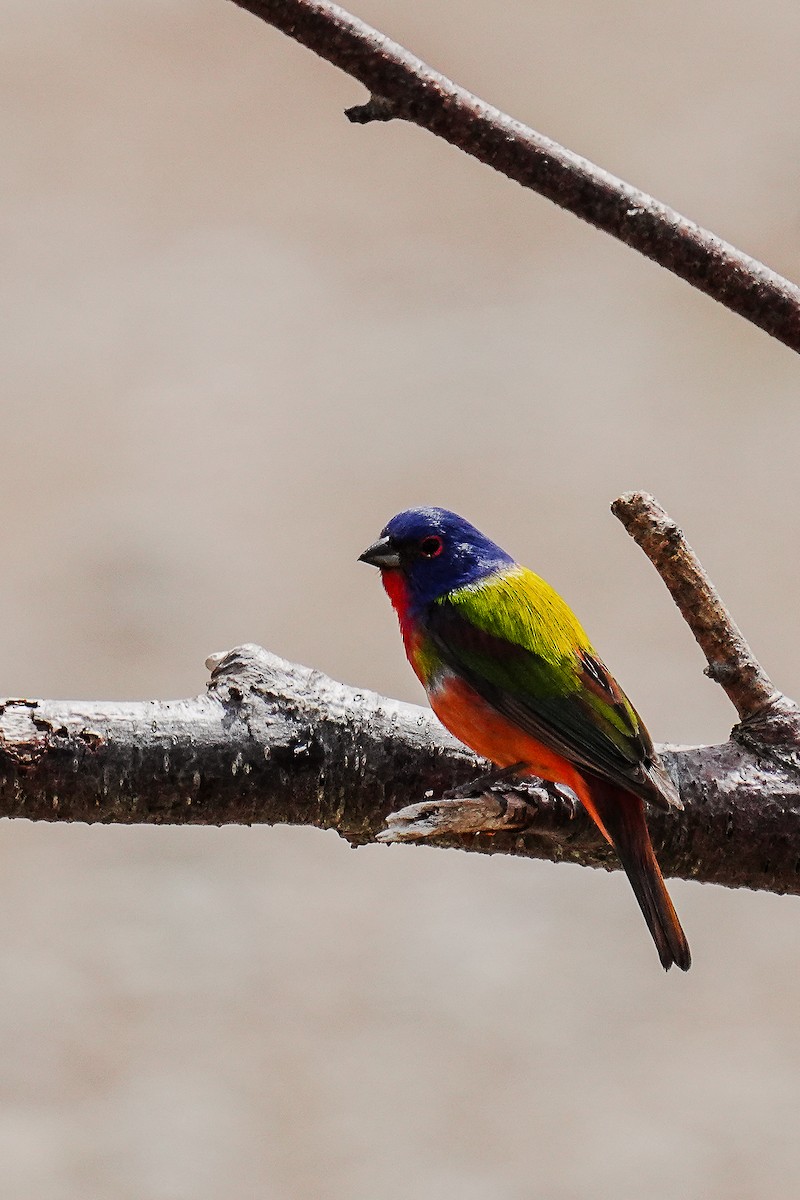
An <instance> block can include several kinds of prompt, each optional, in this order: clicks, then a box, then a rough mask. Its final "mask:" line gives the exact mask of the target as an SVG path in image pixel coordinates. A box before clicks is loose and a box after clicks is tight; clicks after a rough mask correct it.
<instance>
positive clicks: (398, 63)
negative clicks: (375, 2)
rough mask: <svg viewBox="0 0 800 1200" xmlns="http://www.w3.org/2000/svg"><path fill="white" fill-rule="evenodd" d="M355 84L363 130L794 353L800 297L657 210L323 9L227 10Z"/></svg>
mask: <svg viewBox="0 0 800 1200" xmlns="http://www.w3.org/2000/svg"><path fill="white" fill-rule="evenodd" d="M233 2H234V3H235V4H237V5H238V6H239V7H240V8H244V9H246V10H247V11H248V12H251V13H253V15H254V16H257V17H260V18H261V19H262V20H263V21H266V22H267V23H268V24H270V25H274V26H275V28H277V29H280V30H281V31H282V32H283V33H286V34H288V35H289V36H290V37H292V38H294V39H295V40H296V41H298V42H300V43H301V44H302V45H304V46H307V47H308V48H309V49H310V50H313V51H314V52H315V53H316V54H319V55H320V56H321V57H322V58H324V59H327V61H328V62H330V63H333V64H334V65H335V66H337V67H339V68H341V70H343V71H346V72H347V74H349V75H351V76H352V77H353V78H354V79H357V80H359V81H360V82H361V83H362V84H364V86H365V87H367V88H368V89H369V91H370V93H371V96H372V99H371V100H370V101H369V102H368V103H367V104H365V105H358V106H356V107H355V108H353V109H350V110H349V111H348V115H349V117H350V119H351V120H353V121H356V122H361V123H364V122H366V121H372V120H384V121H385V120H389V119H391V118H392V117H400V118H402V119H404V120H406V121H411V122H413V123H414V124H416V125H419V126H420V127H421V128H423V129H427V130H429V131H430V132H431V133H434V134H436V135H437V136H438V137H441V138H444V140H445V141H447V142H450V144H451V145H453V146H456V147H458V149H460V150H463V151H464V152H465V153H467V154H470V155H472V156H473V157H474V158H477V159H479V160H480V161H481V162H483V163H486V164H487V165H488V166H490V167H493V168H494V169H495V170H496V171H500V172H501V173H502V174H503V175H507V176H508V178H509V179H514V180H516V181H517V183H520V184H522V185H523V186H524V187H527V188H531V189H532V190H533V191H535V192H538V193H539V194H540V195H542V196H545V197H546V198H547V199H548V200H552V201H553V202H554V203H555V204H558V205H559V206H560V207H561V208H565V209H567V211H569V212H571V213H574V214H575V216H578V217H581V218H582V219H583V220H585V221H588V222H589V223H590V224H592V225H595V226H596V227H597V228H598V229H602V230H604V231H605V232H606V233H610V234H611V235H612V236H613V237H616V238H618V239H619V240H620V241H622V242H624V243H625V244H626V245H628V246H630V247H632V249H634V250H638V251H639V252H640V253H641V254H644V255H645V256H646V257H647V258H650V259H652V260H653V261H654V262H656V263H658V264H659V265H660V266H662V267H665V268H666V269H667V270H669V271H672V272H673V274H675V275H678V276H680V278H681V279H684V280H686V282H687V283H690V284H692V286H693V287H696V288H699V289H700V291H702V292H705V293H706V294H707V295H709V296H711V297H712V298H713V299H715V300H718V301H719V303H720V304H724V305H725V306H726V307H727V308H729V309H731V310H732V311H733V312H735V313H738V314H739V315H740V316H742V317H744V318H745V319H746V320H748V321H751V322H752V323H753V324H754V325H758V326H759V327H760V328H761V329H763V330H765V331H766V332H767V333H769V334H771V335H772V337H775V338H777V339H778V341H781V342H783V343H784V345H786V346H789V347H790V348H791V349H792V350H797V351H800V288H798V287H797V286H796V285H795V284H793V283H791V282H790V281H789V280H787V279H784V278H782V277H781V276H780V275H777V274H776V273H775V272H774V271H771V270H769V269H768V268H767V267H765V266H764V265H763V264H762V263H760V262H757V261H756V260H755V259H753V258H751V257H750V256H749V255H747V254H743V253H742V251H741V250H737V249H736V247H735V246H731V245H730V244H729V243H727V242H724V241H722V240H721V239H720V238H718V237H716V236H715V235H714V234H713V233H709V232H708V230H706V229H702V228H701V227H700V226H699V225H696V224H695V223H694V222H693V221H690V220H688V219H687V218H686V217H683V216H681V215H680V213H677V212H675V211H674V210H673V209H671V208H669V207H668V206H667V205H665V204H662V203H661V202H660V201H659V200H656V199H654V198H653V197H652V196H648V195H647V194H646V193H645V192H641V191H639V190H638V189H637V188H634V187H632V186H631V185H630V184H628V183H625V182H624V181H623V180H621V179H617V178H616V177H615V176H614V175H611V174H609V173H608V172H607V171H604V170H602V169H601V168H600V167H597V166H595V165H594V164H593V163H590V162H588V161H587V160H586V159H585V158H581V157H580V155H577V154H574V153H573V152H572V151H571V150H567V149H565V148H564V147H563V146H560V145H558V143H557V142H553V141H551V140H550V139H549V138H547V137H544V136H543V135H542V134H540V133H536V132H535V130H533V129H529V128H528V127H527V126H525V125H523V124H521V123H520V122H519V121H515V120H513V119H512V118H511V117H509V116H507V115H506V114H505V113H502V112H500V111H499V110H498V109H496V108H493V107H492V106H491V105H490V104H486V103H485V102H484V101H482V100H479V99H478V98H477V97H475V96H473V95H472V94H471V93H470V92H468V91H466V90H465V89H464V88H462V87H459V86H458V84H456V83H453V82H452V80H450V79H448V78H446V76H444V75H441V74H439V73H438V72H437V71H434V70H432V68H431V67H429V66H427V65H426V64H425V63H424V62H422V61H421V60H420V59H419V58H417V57H415V55H413V54H411V53H410V52H409V51H408V50H405V49H404V48H403V47H402V46H399V45H397V43H396V42H392V41H390V40H389V38H387V37H385V36H384V34H382V33H379V32H378V31H377V30H375V29H372V28H371V27H370V26H369V25H366V24H365V23H364V22H363V21H360V20H358V18H356V17H354V16H351V15H350V13H348V12H345V10H344V9H342V8H340V7H339V6H338V5H336V4H329V3H326V2H325V0H233Z"/></svg>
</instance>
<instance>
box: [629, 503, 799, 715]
mask: <svg viewBox="0 0 800 1200" xmlns="http://www.w3.org/2000/svg"><path fill="white" fill-rule="evenodd" d="M611 511H612V512H613V514H614V516H615V517H617V518H618V519H619V520H620V521H621V522H622V524H623V525H624V526H625V528H626V530H627V531H628V533H629V534H630V535H631V537H632V538H633V540H634V541H635V542H636V544H637V545H638V546H641V548H642V550H644V552H645V554H646V555H647V557H648V558H649V559H650V561H651V563H652V564H653V566H654V567H655V569H656V570H657V571H658V573H659V575H660V576H661V578H662V579H663V580H664V583H665V584H666V585H667V588H668V589H669V592H670V595H671V596H672V598H673V600H674V601H675V603H676V604H677V606H678V608H679V609H680V611H681V615H682V616H683V619H684V620H685V621H686V623H687V625H688V626H689V628H690V629H691V631H692V633H693V634H694V636H695V639H696V641H697V644H698V645H699V647H700V649H701V650H702V651H703V653H704V654H705V656H706V660H707V662H708V666H707V667H706V672H705V673H706V675H707V676H708V677H709V679H713V680H714V682H715V683H718V684H720V685H721V687H723V688H724V690H725V692H726V693H727V695H728V699H729V700H730V702H731V704H732V705H733V706H734V708H735V709H736V711H737V712H738V714H739V716H740V718H741V719H742V721H754V720H756V719H760V720H762V722H763V721H764V720H765V719H766V717H767V712H766V710H777V709H780V707H781V702H782V701H783V700H784V699H785V697H783V696H781V693H780V692H779V691H777V689H776V688H775V686H774V684H773V683H772V680H771V679H770V678H769V676H768V675H767V674H766V672H765V671H764V669H763V667H762V666H761V665H760V663H759V662H757V660H756V658H755V655H754V654H753V651H752V650H751V649H750V647H749V646H748V644H747V642H746V641H745V639H744V637H743V636H742V633H741V630H740V629H739V627H738V625H737V624H736V622H735V621H734V620H733V617H732V616H731V614H730V613H729V612H728V610H727V608H726V607H725V605H724V604H723V603H722V600H721V599H720V597H719V593H718V592H717V589H716V588H715V587H714V585H713V583H712V582H711V580H710V579H709V578H708V576H707V575H706V573H705V571H704V570H703V568H702V566H701V565H700V562H699V560H698V558H697V555H696V554H695V552H694V550H692V547H691V546H690V545H689V543H688V542H687V541H686V538H685V537H684V535H683V531H682V530H681V529H679V528H678V526H677V525H676V524H675V522H674V521H673V520H672V518H671V517H669V516H667V514H666V512H665V511H664V509H663V508H662V507H661V505H660V504H659V503H658V501H657V500H656V499H655V498H654V497H653V496H650V495H648V493H647V492H625V494H624V495H622V496H620V497H619V499H617V500H615V501H614V503H613V504H612V505H611Z"/></svg>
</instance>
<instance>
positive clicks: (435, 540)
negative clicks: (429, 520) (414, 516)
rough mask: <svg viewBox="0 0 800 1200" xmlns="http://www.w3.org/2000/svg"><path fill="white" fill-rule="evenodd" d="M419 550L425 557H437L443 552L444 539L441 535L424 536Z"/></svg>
mask: <svg viewBox="0 0 800 1200" xmlns="http://www.w3.org/2000/svg"><path fill="white" fill-rule="evenodd" d="M419 552H420V554H422V555H423V556H424V557H425V558H436V557H437V556H438V555H439V554H441V553H442V539H441V538H440V537H426V538H423V539H422V541H421V542H420V544H419Z"/></svg>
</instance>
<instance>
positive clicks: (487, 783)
mask: <svg viewBox="0 0 800 1200" xmlns="http://www.w3.org/2000/svg"><path fill="white" fill-rule="evenodd" d="M524 766H525V763H523V762H518V763H512V764H511V766H510V767H495V768H494V769H493V770H491V771H487V772H486V773H485V774H484V775H479V776H478V778H477V779H471V780H470V781H469V783H462V784H459V786H458V787H454V788H449V789H448V791H446V792H445V793H444V796H443V799H444V800H472V799H474V798H476V797H477V796H485V795H486V793H487V792H488V791H490V789H492V788H494V787H497V785H498V783H507V782H508V780H509V779H513V778H514V776H515V775H518V774H519V772H520V771H521V770H522V769H523V768H524Z"/></svg>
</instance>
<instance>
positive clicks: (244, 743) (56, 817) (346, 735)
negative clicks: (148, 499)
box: [0, 493, 800, 894]
mask: <svg viewBox="0 0 800 1200" xmlns="http://www.w3.org/2000/svg"><path fill="white" fill-rule="evenodd" d="M614 508H615V511H617V513H618V515H620V516H624V518H625V521H626V524H627V526H628V527H629V531H631V532H632V533H633V534H634V536H636V539H637V541H639V543H640V544H642V545H643V546H644V547H645V548H646V549H647V551H648V553H649V554H650V556H651V558H652V560H653V561H654V563H655V565H656V566H657V568H658V569H659V571H660V572H661V574H662V575H663V576H664V578H665V581H666V582H667V585H668V586H669V587H670V589H671V591H672V592H673V594H674V595H675V596H676V599H678V600H679V603H680V604H681V607H682V611H683V612H684V615H685V616H686V617H687V620H689V623H690V624H691V625H692V628H693V631H694V632H695V635H696V636H697V638H698V641H699V642H700V643H701V645H702V646H703V649H704V650H705V652H706V655H707V656H708V658H709V661H710V662H711V663H715V664H717V667H719V668H724V670H722V669H719V670H718V671H717V677H718V678H720V679H722V681H723V683H724V685H725V687H726V690H728V692H729V694H730V695H731V696H732V698H734V699H735V700H736V702H737V703H738V705H739V711H740V713H741V714H742V715H743V718H744V719H743V720H742V722H741V723H740V724H739V725H737V726H736V727H735V728H734V730H733V732H732V734H731V739H730V741H728V742H726V743H725V744H724V745H721V746H701V747H684V748H680V747H671V746H662V747H659V752H660V753H661V755H662V757H663V758H664V761H665V763H666V765H667V768H668V770H669V771H670V772H671V773H672V775H673V778H674V779H675V781H676V783H677V785H678V789H679V791H680V795H681V799H682V800H683V803H684V806H685V807H684V811H683V812H674V811H673V812H668V813H667V812H662V811H656V810H653V811H652V812H651V813H650V814H649V825H650V830H651V834H652V837H653V843H654V845H655V848H656V851H657V853H658V857H659V860H660V862H661V865H662V869H663V870H664V873H665V874H666V875H671V876H679V877H681V878H684V879H697V880H701V881H704V882H711V883H719V884H724V885H725V886H728V887H750V888H759V889H763V890H767V891H773V892H791V893H793V894H800V712H799V711H798V708H797V706H796V705H795V704H794V703H793V702H792V701H791V700H789V699H788V698H787V697H785V696H782V695H781V694H780V693H778V692H777V691H775V689H774V688H773V686H772V684H771V683H770V681H769V680H768V678H767V677H766V675H765V674H764V672H763V671H762V670H761V668H760V667H758V664H757V663H755V660H754V659H753V658H752V654H751V652H750V651H749V649H748V647H747V645H746V643H745V642H744V639H743V638H742V637H741V634H740V633H739V631H738V630H737V629H736V627H735V626H734V625H733V622H732V620H731V618H730V616H729V614H728V613H727V610H726V609H725V608H724V606H723V605H722V603H721V601H720V600H719V597H718V596H717V595H716V592H714V590H713V587H712V585H711V584H710V582H709V581H708V580H707V578H706V577H705V575H704V573H703V572H702V568H701V567H700V564H699V563H698V562H697V560H696V558H695V557H694V555H693V554H692V552H691V550H690V549H689V547H688V546H687V544H686V543H685V540H684V539H683V538H682V535H680V532H679V531H677V528H676V527H675V526H674V523H672V522H671V521H670V519H669V517H667V515H666V513H664V511H663V509H661V508H660V506H658V505H657V503H656V502H655V501H654V500H653V498H652V497H650V496H647V495H646V494H644V493H632V494H629V495H627V496H625V497H621V498H620V500H618V501H616V502H615V505H614ZM209 666H210V667H212V668H213V673H212V677H211V681H210V684H209V688H208V693H207V694H206V695H204V696H199V697H196V698H194V699H191V700H174V701H152V702H143V703H129V704H112V703H103V702H72V701H61V700H38V701H36V700H6V701H4V702H2V703H0V815H2V816H7V817H26V818H28V819H30V820H45V821H87V822H94V821H100V822H117V823H123V824H132V823H136V822H144V823H148V824H163V823H172V824H214V825H222V824H230V823H234V824H254V823H266V824H279V823H281V824H286V823H288V824H295V825H315V826H318V827H319V828H322V829H335V830H336V831H337V832H338V833H340V834H341V835H342V836H343V837H345V838H346V839H347V840H348V841H349V842H351V843H352V844H353V845H360V844H363V843H366V842H370V841H375V840H382V841H387V840H390V841H408V840H414V841H417V840H420V839H427V838H435V839H436V841H437V844H440V845H441V844H444V845H451V846H460V847H462V848H464V849H468V850H477V851H482V852H484V853H504V854H519V855H526V856H528V857H530V858H543V859H550V860H551V861H568V862H574V863H580V864H582V865H584V866H593V867H598V866H602V867H606V868H608V869H614V868H616V867H617V866H618V863H617V860H616V858H615V856H614V855H613V852H612V851H610V850H609V848H608V847H607V846H606V844H605V843H604V842H603V841H602V840H601V838H600V835H599V834H598V832H597V829H596V826H595V825H594V824H593V822H591V821H590V820H589V819H588V817H587V816H586V815H585V813H584V812H583V811H582V809H581V808H580V806H579V805H578V804H577V802H576V801H573V800H570V799H569V798H567V797H563V796H560V795H555V796H554V795H553V793H552V791H548V790H547V789H545V788H542V787H536V786H534V785H530V784H520V785H518V786H516V787H513V788H510V787H509V786H508V785H507V784H502V783H501V784H497V785H495V786H491V787H488V788H487V789H485V790H482V793H481V794H479V795H477V796H476V795H472V796H467V797H460V798H458V797H455V798H442V797H443V793H444V791H445V789H446V788H448V787H453V785H456V786H458V785H460V784H464V783H465V782H466V781H467V780H470V779H473V778H474V777H475V775H476V774H477V773H478V771H479V770H480V768H481V766H483V767H485V764H481V762H480V760H478V759H476V758H475V757H474V756H473V755H472V754H471V753H470V752H469V751H467V750H466V749H465V748H464V747H463V746H461V745H460V744H459V743H457V742H456V741H454V739H453V738H451V737H450V735H449V734H448V733H447V732H446V731H445V730H444V728H443V727H442V726H441V725H440V724H439V722H438V721H437V720H436V718H435V717H434V716H433V714H432V713H431V712H430V710H429V709H424V708H419V707H417V706H416V705H411V704H402V703H400V702H399V701H396V700H387V699H385V698H384V697H382V696H378V695H376V694H374V693H372V692H365V691H356V690H355V689H353V688H349V687H346V686H345V685H344V684H340V683H335V682H334V681H333V680H331V679H328V678H326V677H325V676H324V675H321V674H320V673H319V672H316V671H312V670H309V669H308V668H307V667H300V666H296V665H293V664H291V663H287V662H284V661H283V660H282V659H280V658H277V657H276V656H275V655H273V654H269V653H268V652H267V651H266V650H262V649H260V648H259V647H258V646H240V647H238V648H237V649H235V650H232V651H231V652H230V653H228V654H224V655H216V656H213V658H212V659H210V660H209ZM398 810H399V811H398ZM387 820H388V828H386V827H385V823H386V822H387Z"/></svg>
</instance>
